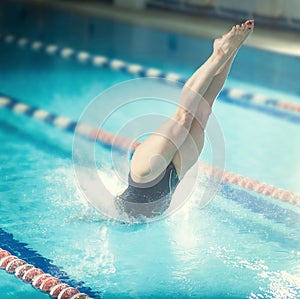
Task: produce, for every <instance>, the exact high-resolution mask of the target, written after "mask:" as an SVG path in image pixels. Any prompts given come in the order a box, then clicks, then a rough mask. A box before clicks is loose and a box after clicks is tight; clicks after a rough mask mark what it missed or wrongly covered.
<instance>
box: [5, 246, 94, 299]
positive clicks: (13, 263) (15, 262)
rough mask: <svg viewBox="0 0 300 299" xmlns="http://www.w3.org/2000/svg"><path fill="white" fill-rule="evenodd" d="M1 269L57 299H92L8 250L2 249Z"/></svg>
mask: <svg viewBox="0 0 300 299" xmlns="http://www.w3.org/2000/svg"><path fill="white" fill-rule="evenodd" d="M0 269H2V270H5V271H6V272H7V273H9V274H14V275H15V276H16V277H17V278H19V279H21V280H22V281H23V282H25V283H27V284H31V285H32V286H33V287H34V288H35V289H37V290H40V291H42V292H43V293H46V294H48V295H49V296H50V297H52V298H57V299H92V298H91V297H89V296H88V295H86V294H84V293H80V291H79V290H78V289H76V288H73V287H71V286H69V285H68V284H66V283H62V282H61V281H60V280H59V279H58V278H55V277H53V276H52V275H50V274H48V273H44V271H43V270H41V269H39V268H36V267H34V266H33V265H31V264H28V263H27V262H26V261H24V260H21V259H19V258H18V257H16V256H14V255H12V254H11V253H10V252H8V251H7V250H4V249H2V248H0Z"/></svg>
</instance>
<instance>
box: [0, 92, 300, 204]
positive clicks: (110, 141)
mask: <svg viewBox="0 0 300 299" xmlns="http://www.w3.org/2000/svg"><path fill="white" fill-rule="evenodd" d="M0 108H6V109H8V110H11V111H13V112H15V113H18V114H23V115H26V116H28V117H30V118H33V119H36V120H39V121H42V122H45V123H48V124H50V125H52V126H53V127H56V128H59V129H62V130H63V131H66V132H71V133H74V132H75V129H76V133H78V134H80V135H81V136H83V137H85V138H88V139H91V140H96V141H98V142H99V143H101V144H102V145H104V146H110V147H112V148H114V149H117V150H123V151H127V150H128V149H129V148H130V149H131V150H134V149H135V148H136V147H137V146H138V145H139V143H138V142H132V141H131V140H129V139H127V138H124V137H121V136H116V135H114V134H112V133H110V132H106V131H103V130H100V129H96V128H93V127H90V126H87V125H85V124H80V123H78V122H75V121H72V120H71V119H69V118H67V117H63V116H59V115H56V114H53V113H50V112H48V111H46V110H42V109H39V108H36V107H33V106H29V105H27V104H25V103H23V102H20V101H19V100H16V99H13V98H11V97H8V96H6V95H4V94H0ZM200 168H201V171H203V172H204V173H206V174H207V175H210V176H212V177H213V178H214V179H215V180H218V181H221V182H224V183H227V184H231V185H235V186H238V187H240V188H243V189H246V190H248V191H252V192H256V193H258V194H261V195H265V196H270V197H272V198H275V199H278V200H280V201H283V202H288V203H291V204H294V205H297V206H300V194H296V193H293V192H291V191H288V190H284V189H281V188H277V187H275V186H273V185H271V184H268V183H263V182H260V181H258V180H255V179H251V178H247V177H244V176H242V175H239V174H235V173H232V172H228V171H225V170H221V169H217V168H213V167H212V166H210V165H209V164H206V163H203V162H200Z"/></svg>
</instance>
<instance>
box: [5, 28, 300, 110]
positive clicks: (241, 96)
mask: <svg viewBox="0 0 300 299" xmlns="http://www.w3.org/2000/svg"><path fill="white" fill-rule="evenodd" d="M0 40H2V41H3V42H4V43H6V44H13V43H15V44H16V45H17V46H19V47H20V48H25V47H27V48H28V49H31V50H33V51H42V50H43V51H44V52H45V53H46V54H48V55H57V56H59V57H61V58H63V59H69V58H73V59H75V60H77V61H78V62H80V63H90V64H91V65H92V66H94V67H98V68H109V69H111V70H113V71H122V72H125V73H127V74H130V75H133V76H137V77H156V78H162V79H167V80H169V83H172V84H174V82H175V83H176V82H181V83H184V82H186V81H187V78H185V77H183V76H182V75H180V74H177V73H173V72H165V71H162V70H160V69H157V68H149V67H145V66H142V65H140V64H135V63H129V62H126V61H123V60H120V59H117V58H114V59H111V58H108V57H106V56H103V55H93V54H91V53H89V52H87V51H79V50H76V49H72V48H69V47H61V46H59V45H56V44H46V43H43V42H41V41H32V40H29V39H28V38H26V37H17V36H15V35H13V34H4V33H0ZM164 82H168V81H164ZM221 95H226V96H227V97H228V98H230V99H231V100H232V101H238V102H241V103H244V102H246V103H248V104H253V105H254V106H259V107H267V108H270V109H275V110H279V111H286V112H289V113H291V114H292V115H293V114H296V115H300V104H298V103H292V102H288V101H285V100H282V99H275V98H269V97H267V96H264V95H261V94H252V93H249V92H247V91H246V90H243V89H239V88H226V87H225V88H224V89H223V91H222V93H221ZM220 100H222V97H220ZM227 103H232V102H231V101H227ZM246 107H247V106H246ZM262 112H263V111H262Z"/></svg>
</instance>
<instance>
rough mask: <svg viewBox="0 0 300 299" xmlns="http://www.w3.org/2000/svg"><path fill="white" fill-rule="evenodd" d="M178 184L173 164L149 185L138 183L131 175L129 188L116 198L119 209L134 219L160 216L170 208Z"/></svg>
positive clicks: (129, 176)
mask: <svg viewBox="0 0 300 299" xmlns="http://www.w3.org/2000/svg"><path fill="white" fill-rule="evenodd" d="M178 183H179V178H178V175H177V172H176V169H175V167H174V165H173V163H172V162H171V163H170V164H169V165H168V167H167V168H166V170H165V171H164V172H163V173H162V174H161V175H160V176H159V177H158V178H156V179H155V180H153V181H151V182H149V183H136V182H134V181H133V180H132V178H131V175H130V173H129V175H128V188H127V189H126V190H125V191H124V192H123V193H122V194H121V195H119V196H117V198H116V205H117V208H118V209H119V210H121V211H122V212H125V213H127V214H128V215H129V216H134V217H138V216H146V217H152V216H156V215H159V214H161V213H163V212H164V211H165V210H166V209H167V208H168V207H169V206H170V203H171V197H172V194H173V193H174V191H175V189H176V187H177V185H178Z"/></svg>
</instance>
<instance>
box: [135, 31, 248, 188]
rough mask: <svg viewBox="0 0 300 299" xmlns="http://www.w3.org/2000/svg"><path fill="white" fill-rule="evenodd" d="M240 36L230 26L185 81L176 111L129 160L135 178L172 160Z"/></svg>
mask: <svg viewBox="0 0 300 299" xmlns="http://www.w3.org/2000/svg"><path fill="white" fill-rule="evenodd" d="M243 38H244V36H243V32H242V30H241V29H240V28H236V27H233V28H232V30H231V31H230V32H229V33H228V34H227V35H225V36H223V38H222V39H221V40H220V43H218V45H216V46H215V47H214V51H213V53H212V55H211V56H210V57H209V59H208V60H207V61H206V62H205V63H204V64H203V65H202V66H201V67H200V68H199V69H198V70H197V71H196V72H195V73H194V74H193V75H192V77H191V78H190V79H189V80H188V81H187V82H186V84H185V85H184V87H183V89H182V92H181V96H180V100H179V105H178V108H177V110H176V112H175V114H174V115H173V116H172V117H171V118H170V119H169V120H167V121H166V122H165V123H163V124H162V125H161V126H160V128H159V129H158V130H157V131H156V132H155V133H153V134H152V135H151V136H150V137H149V138H148V139H147V140H146V141H145V142H143V143H142V144H141V145H140V146H139V147H138V148H137V149H136V151H135V153H134V155H133V158H132V162H131V176H132V178H133V179H134V181H136V182H139V183H146V182H149V181H152V180H153V179H155V178H156V177H158V176H159V175H160V174H161V173H162V171H164V170H165V168H166V167H167V165H168V164H169V163H170V162H171V161H172V159H173V157H174V155H175V153H176V152H177V150H178V149H179V148H180V147H181V146H182V144H183V143H184V142H185V140H186V138H187V136H188V133H189V131H190V129H191V126H192V123H193V119H194V117H195V115H196V113H197V110H198V105H199V102H200V100H201V98H202V96H203V95H204V94H205V93H206V92H207V90H208V88H209V86H210V84H211V83H212V81H213V79H214V78H215V76H216V74H217V73H218V71H219V70H220V68H221V67H222V66H223V65H224V64H225V63H226V62H227V61H228V60H229V59H230V57H231V56H232V55H234V53H235V51H236V50H237V48H238V47H239V46H240V45H241V43H242V42H243ZM176 169H177V168H176ZM177 170H178V171H179V169H177Z"/></svg>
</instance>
